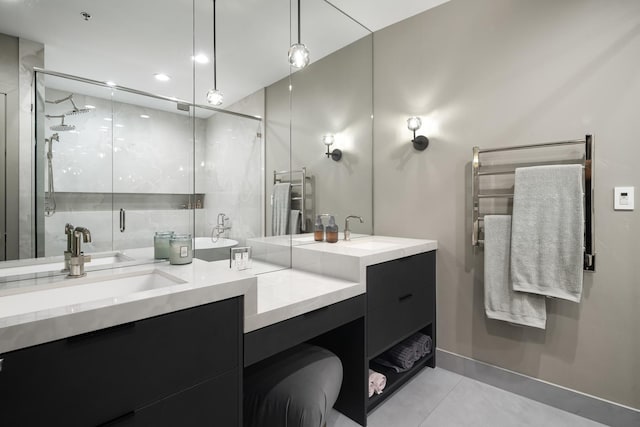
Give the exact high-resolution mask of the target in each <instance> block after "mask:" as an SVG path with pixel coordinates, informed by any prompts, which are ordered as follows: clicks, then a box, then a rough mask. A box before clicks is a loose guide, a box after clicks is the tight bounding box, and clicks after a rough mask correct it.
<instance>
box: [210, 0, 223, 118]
mask: <svg viewBox="0 0 640 427" xmlns="http://www.w3.org/2000/svg"><path fill="white" fill-rule="evenodd" d="M217 66H218V60H217V59H216V0H213V89H210V90H209V92H207V102H208V103H209V104H211V105H215V106H218V105H222V101H223V99H224V95H223V94H222V92H221V91H219V90H218V84H217V83H218V81H217V76H216V67H217Z"/></svg>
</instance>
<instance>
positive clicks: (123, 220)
mask: <svg viewBox="0 0 640 427" xmlns="http://www.w3.org/2000/svg"><path fill="white" fill-rule="evenodd" d="M126 220H127V218H126V217H125V211H124V209H122V208H121V209H120V232H121V233H124V230H125V228H126V225H127V224H126Z"/></svg>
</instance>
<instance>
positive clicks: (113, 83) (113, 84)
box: [104, 80, 116, 86]
mask: <svg viewBox="0 0 640 427" xmlns="http://www.w3.org/2000/svg"><path fill="white" fill-rule="evenodd" d="M104 84H106V85H107V86H115V85H116V83H115V82H112V81H111V80H108V81H106V82H104Z"/></svg>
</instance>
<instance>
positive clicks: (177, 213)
mask: <svg viewBox="0 0 640 427" xmlns="http://www.w3.org/2000/svg"><path fill="white" fill-rule="evenodd" d="M68 94H69V93H68V92H62V91H59V90H56V89H50V88H48V89H47V90H46V97H47V99H50V100H51V99H60V98H64V97H66V96H67V95H68ZM109 94H110V89H105V98H106V99H105V98H98V97H93V96H85V95H80V94H74V98H73V99H74V101H75V102H76V104H77V105H78V106H79V107H80V108H82V106H84V105H87V104H89V105H93V106H95V107H96V108H95V109H94V110H92V111H91V112H90V113H87V114H83V115H77V116H68V117H67V118H65V123H67V124H73V125H75V126H76V129H75V130H73V131H67V132H58V133H59V138H60V141H59V142H55V141H54V143H53V144H54V145H53V170H54V183H55V191H56V194H58V197H57V198H58V199H62V198H63V194H64V193H90V194H91V196H92V197H86V198H84V201H80V202H77V201H76V202H74V204H73V206H71V207H69V206H64V203H60V202H59V203H58V205H59V206H61V207H62V209H58V211H57V212H56V213H55V214H54V215H52V216H50V217H45V255H46V256H50V255H60V254H61V253H62V251H64V249H65V248H66V238H65V236H64V233H63V230H64V224H65V223H67V222H70V223H72V224H74V225H83V226H86V227H88V228H89V229H90V230H91V231H92V237H93V239H92V240H93V242H92V243H90V244H87V245H86V246H85V250H86V252H93V251H108V250H112V249H116V250H119V249H127V248H134V247H145V246H151V245H152V244H153V233H154V232H155V231H158V230H160V229H162V230H167V229H169V230H174V231H176V232H191V230H192V228H193V219H194V215H193V214H194V212H193V210H190V209H184V208H186V207H187V206H182V204H181V203H177V202H175V203H173V204H174V205H175V206H173V205H171V204H169V205H167V203H168V202H167V200H173V199H167V198H166V197H164V196H161V195H167V194H184V195H187V194H190V193H192V192H193V190H194V184H195V186H196V188H203V186H204V184H203V183H202V182H194V175H193V159H194V152H193V150H194V148H193V143H192V141H193V136H194V131H193V128H192V124H193V118H190V117H189V116H188V115H187V114H185V113H181V114H178V113H177V112H176V113H173V112H167V111H161V110H157V109H150V108H144V107H139V106H136V105H132V104H127V103H122V102H116V101H112V100H111V99H109V97H108V96H107V95H109ZM116 96H117V94H116ZM69 107H70V105H69V103H61V104H57V105H53V104H47V107H46V111H47V114H51V115H54V114H62V113H64V112H65V111H68V110H69V109H70V108H69ZM142 116H146V117H142ZM58 122H59V119H50V120H47V123H46V124H45V126H46V132H45V135H46V137H47V138H48V137H50V136H51V134H52V133H53V131H51V130H50V129H49V126H51V125H52V124H57V123H58ZM195 123H196V124H195V137H196V153H195V156H196V158H200V159H202V158H204V140H205V134H206V125H207V122H206V120H204V119H196V120H195ZM199 167H202V166H199ZM195 175H196V180H198V179H204V177H205V176H204V174H199V173H196V174H195ZM46 179H47V178H46V176H45V188H46V185H47V182H46ZM112 193H116V195H112ZM118 193H126V194H129V193H135V194H138V195H139V196H138V202H139V203H137V206H136V207H135V208H134V209H127V227H126V230H125V232H123V233H121V232H120V229H119V209H120V207H124V208H126V206H124V205H123V206H119V204H120V203H119V197H118ZM76 199H77V198H76ZM141 204H142V206H140V205H141ZM147 206H148V207H147ZM200 216H202V213H201V212H197V215H196V218H198V217H200ZM198 222H202V221H198Z"/></svg>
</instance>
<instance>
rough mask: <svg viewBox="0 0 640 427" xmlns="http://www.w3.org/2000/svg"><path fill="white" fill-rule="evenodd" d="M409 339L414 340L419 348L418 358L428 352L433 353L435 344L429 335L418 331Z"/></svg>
mask: <svg viewBox="0 0 640 427" xmlns="http://www.w3.org/2000/svg"><path fill="white" fill-rule="evenodd" d="M409 340H410V341H412V342H413V343H414V345H415V347H416V348H417V351H418V358H422V357H424V356H426V355H427V354H429V353H431V346H432V345H433V341H432V340H431V337H430V336H429V335H425V334H423V333H422V332H416V333H415V334H413V335H412V336H411V337H409Z"/></svg>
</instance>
